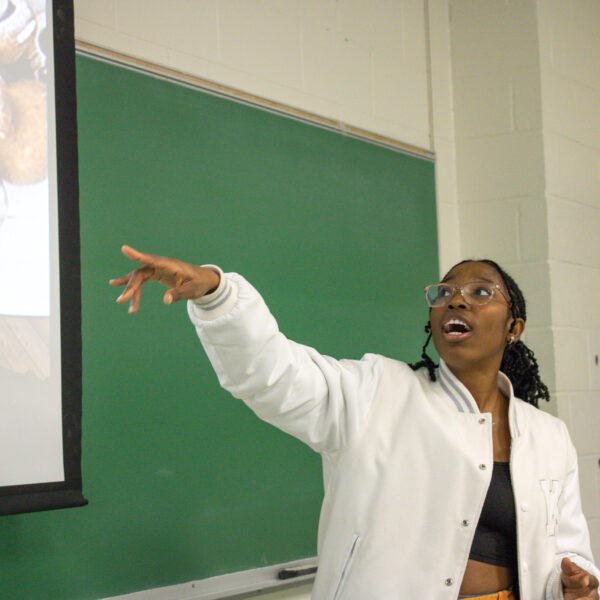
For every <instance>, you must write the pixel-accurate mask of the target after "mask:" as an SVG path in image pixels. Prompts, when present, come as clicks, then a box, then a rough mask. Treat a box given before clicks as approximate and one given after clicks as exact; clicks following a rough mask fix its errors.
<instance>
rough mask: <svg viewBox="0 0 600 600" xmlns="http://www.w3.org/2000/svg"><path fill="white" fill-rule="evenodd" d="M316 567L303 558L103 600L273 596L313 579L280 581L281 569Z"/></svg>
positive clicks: (302, 577)
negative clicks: (262, 593)
mask: <svg viewBox="0 0 600 600" xmlns="http://www.w3.org/2000/svg"><path fill="white" fill-rule="evenodd" d="M316 565H317V559H316V558H305V559H302V560H295V561H291V562H288V563H282V564H279V565H273V566H270V567H262V568H260V569H251V570H249V571H239V572H237V573H230V574H228V575H219V576H217V577H209V578H208V579H200V580H198V581H190V582H188V583H180V584H177V585H169V586H166V587H161V588H154V589H151V590H143V591H141V592H133V593H131V594H125V595H123V596H111V597H110V598H104V600H223V599H225V598H228V599H234V598H236V599H241V598H246V597H248V595H249V594H258V593H260V592H272V591H275V590H277V589H282V588H290V587H295V586H297V585H299V584H302V583H309V582H311V581H312V580H313V579H314V578H315V575H314V573H312V574H310V575H300V576H298V577H292V578H290V579H279V578H278V573H279V572H280V571H281V570H282V569H300V568H306V567H311V566H316Z"/></svg>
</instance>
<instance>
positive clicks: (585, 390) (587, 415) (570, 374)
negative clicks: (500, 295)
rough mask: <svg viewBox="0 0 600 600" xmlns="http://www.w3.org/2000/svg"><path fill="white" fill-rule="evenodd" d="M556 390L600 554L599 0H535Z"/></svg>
mask: <svg viewBox="0 0 600 600" xmlns="http://www.w3.org/2000/svg"><path fill="white" fill-rule="evenodd" d="M537 10H538V31H539V41H540V44H539V48H540V72H541V89H542V94H541V95H542V112H543V133H544V163H545V173H546V178H545V179H546V190H545V191H546V208H547V218H548V267H549V274H550V295H551V298H552V319H551V323H552V332H553V351H554V356H555V390H556V399H557V405H558V412H559V414H560V416H561V417H562V418H563V419H564V420H565V421H566V423H567V424H568V426H569V430H570V432H571V435H572V437H573V441H574V442H575V446H576V447H577V452H578V455H579V470H580V481H581V489H582V501H583V509H584V511H585V513H586V516H587V518H588V522H589V525H590V531H591V535H592V543H593V547H594V554H595V558H596V562H598V560H600V433H599V430H598V423H599V422H600V366H598V365H596V364H595V357H596V356H599V358H600V306H599V305H598V303H597V302H596V297H598V296H597V294H599V293H600V168H599V167H600V110H599V109H600V2H597V1H585V0H561V1H560V2H558V1H551V0H543V1H539V2H538V3H537Z"/></svg>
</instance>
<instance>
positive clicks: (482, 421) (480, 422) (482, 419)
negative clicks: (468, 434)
mask: <svg viewBox="0 0 600 600" xmlns="http://www.w3.org/2000/svg"><path fill="white" fill-rule="evenodd" d="M484 423H485V419H484V418H483V417H481V419H479V424H480V425H483V424H484Z"/></svg>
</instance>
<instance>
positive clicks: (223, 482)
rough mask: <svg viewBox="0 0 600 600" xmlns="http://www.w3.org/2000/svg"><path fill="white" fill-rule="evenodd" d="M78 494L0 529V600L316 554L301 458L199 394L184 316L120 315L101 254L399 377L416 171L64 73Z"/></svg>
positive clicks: (417, 333)
mask: <svg viewBox="0 0 600 600" xmlns="http://www.w3.org/2000/svg"><path fill="white" fill-rule="evenodd" d="M77 93H78V127H79V161H80V164H79V173H80V211H81V261H82V311H83V315H82V318H83V482H84V493H85V496H86V497H87V498H88V499H89V502H90V503H89V506H87V507H85V508H79V509H69V510H64V511H54V512H48V513H38V514H28V515H18V516H12V517H4V518H3V519H2V520H1V521H0V562H1V563H2V567H1V569H0V595H1V596H2V597H3V598H11V599H13V598H14V599H18V600H28V599H36V600H39V599H40V598H52V599H54V600H59V599H60V600H71V599H72V600H84V599H87V598H90V599H97V598H104V597H107V596H113V595H118V594H124V593H128V592H132V591H136V590H142V589H147V588H153V587H159V586H165V585H171V584H175V583H182V582H186V581H190V580H196V579H202V578H205V577H210V576H214V575H219V574H223V573H229V572H234V571H240V570H245V569H249V568H255V567H261V566H265V565H271V564H277V563H281V562H285V561H290V560H295V559H297V558H302V557H309V556H314V555H315V554H316V531H317V520H318V514H319V508H320V501H321V496H322V478H321V468H320V458H319V456H318V455H315V454H314V453H312V451H311V450H309V449H308V448H307V447H305V446H304V445H303V444H301V443H300V442H298V441H297V440H295V439H293V438H290V437H288V436H286V435H285V434H283V433H281V432H279V431H277V430H276V429H274V428H272V427H270V426H269V425H266V424H265V423H263V422H261V421H259V420H258V419H257V418H256V417H255V416H254V415H253V414H252V413H251V412H250V411H249V409H247V408H246V407H245V406H244V405H243V404H242V403H240V402H239V401H236V400H234V399H233V398H232V397H230V396H229V395H228V394H227V393H226V392H224V391H223V390H221V389H220V388H219V386H218V383H217V379H216V376H215V375H214V373H213V372H212V370H211V368H210V365H209V362H208V360H207V359H206V357H205V355H204V353H203V351H202V348H201V346H200V345H199V343H198V341H197V339H196V334H195V332H194V329H193V327H192V326H191V325H190V323H189V322H188V319H187V314H186V310H185V306H184V305H176V306H171V307H166V306H164V305H163V304H162V301H161V298H162V291H160V290H159V289H158V287H153V288H151V287H149V288H148V289H147V290H145V292H144V294H143V297H142V307H141V310H140V313H139V314H137V315H135V316H129V315H128V314H127V311H126V308H125V307H123V306H118V305H116V304H115V297H116V293H115V290H114V289H113V288H110V287H109V286H108V283H107V282H108V279H109V278H111V277H115V276H118V275H121V274H124V273H125V272H126V271H128V270H129V269H130V268H131V265H130V264H129V263H128V261H127V260H126V259H125V258H124V257H122V255H121V254H120V251H119V248H120V246H121V244H123V243H128V244H130V245H132V246H134V247H137V248H139V249H141V250H145V251H149V252H153V253H156V254H164V255H171V256H176V257H178V258H181V259H183V260H187V261H193V262H197V263H206V262H210V263H216V264H218V265H220V266H221V267H222V268H223V269H224V270H225V271H237V272H240V273H242V274H244V275H245V276H246V278H247V279H249V280H250V281H251V282H252V283H253V284H254V285H255V286H256V287H257V288H258V289H259V290H260V291H261V292H262V294H263V296H264V297H265V298H266V300H267V303H268V304H269V305H270V307H271V310H272V312H273V313H274V314H275V316H276V317H277V319H278V321H279V323H280V327H281V329H282V330H283V331H284V332H285V333H286V334H287V335H288V336H289V337H291V338H293V339H296V340H297V341H300V342H303V343H306V344H310V345H312V346H315V347H317V348H318V349H319V350H320V351H321V352H323V353H326V354H331V355H333V356H336V357H348V358H359V357H360V356H361V355H362V354H364V353H365V352H380V353H382V354H386V355H389V356H394V357H397V358H401V359H404V360H409V361H410V360H416V359H417V358H418V357H419V354H420V346H421V344H422V342H423V337H424V334H423V325H424V324H425V321H426V319H427V311H426V308H425V304H424V301H423V298H422V287H423V285H424V284H426V283H429V282H431V281H435V280H436V279H437V277H438V268H437V234H436V218H435V196H434V166H433V164H432V163H431V162H429V161H426V160H423V159H418V158H415V157H411V156H408V155H404V154H401V153H399V152H395V151H393V150H390V149H388V148H384V147H380V146H377V145H374V144H370V143H367V142H365V141H361V140H357V139H353V138H350V137H348V136H344V135H341V134H338V133H334V132H331V131H327V130H325V129H321V128H318V127H315V126H312V125H308V124H306V123H301V122H299V121H295V120H292V119H289V118H285V117H282V116H279V115H275V114H271V113H268V112H266V111H263V110H260V109H257V108H252V107H249V106H246V105H243V104H240V103H237V102H233V101H230V100H225V99H222V98H218V97H215V96H212V95H209V94H205V93H201V92H199V91H197V90H193V89H189V88H186V87H183V86H178V85H175V84H172V83H168V82H165V81H162V80H159V79H155V78H152V77H149V76H147V75H141V74H138V73H135V72H133V71H129V70H126V69H123V68H119V67H116V66H112V65H109V64H106V63H103V62H99V61H95V60H92V59H90V58H85V57H79V58H78V61H77Z"/></svg>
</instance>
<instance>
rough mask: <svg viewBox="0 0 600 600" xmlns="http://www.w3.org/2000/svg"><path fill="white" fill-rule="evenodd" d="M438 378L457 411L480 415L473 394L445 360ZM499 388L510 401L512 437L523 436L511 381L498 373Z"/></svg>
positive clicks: (438, 372)
mask: <svg viewBox="0 0 600 600" xmlns="http://www.w3.org/2000/svg"><path fill="white" fill-rule="evenodd" d="M437 376H438V377H437V378H438V381H439V382H440V386H441V387H442V389H443V390H444V392H445V394H446V396H448V397H449V398H450V400H452V402H453V404H454V406H455V407H456V410H457V411H458V412H461V413H471V414H478V413H479V412H480V411H479V407H478V406H477V402H475V399H474V398H473V396H472V394H471V392H469V390H468V389H467V388H466V387H465V386H464V385H463V384H462V383H461V381H460V380H459V379H458V377H456V376H455V375H454V373H452V371H451V370H450V368H449V367H448V365H447V364H446V363H445V362H444V360H443V359H440V366H439V367H438V369H437ZM498 387H499V388H500V391H501V392H502V393H503V394H504V395H505V396H506V397H507V398H508V399H509V407H508V420H509V426H510V431H511V435H512V437H513V438H516V437H519V436H520V435H521V431H520V427H519V421H518V419H517V408H516V405H517V402H516V398H515V395H514V392H513V387H512V384H511V382H510V379H509V378H508V377H507V376H506V375H505V374H504V373H502V371H499V372H498Z"/></svg>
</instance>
